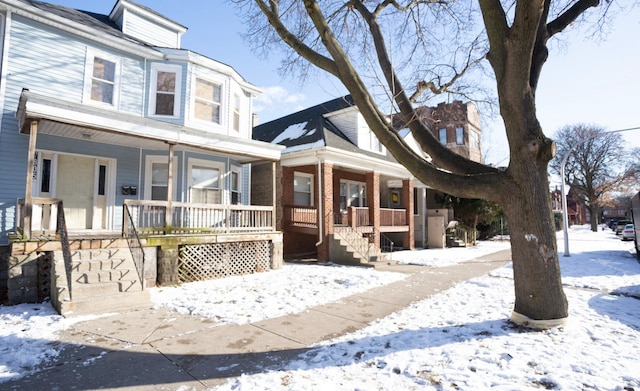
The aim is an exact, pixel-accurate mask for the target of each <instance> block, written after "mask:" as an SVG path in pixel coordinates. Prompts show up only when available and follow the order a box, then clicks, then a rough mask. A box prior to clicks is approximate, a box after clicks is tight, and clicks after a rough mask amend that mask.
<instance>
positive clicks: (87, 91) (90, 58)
mask: <svg viewBox="0 0 640 391" xmlns="http://www.w3.org/2000/svg"><path fill="white" fill-rule="evenodd" d="M96 58H101V59H103V60H106V61H109V62H112V63H114V64H115V69H114V75H113V79H114V80H113V96H112V102H111V103H109V102H103V101H99V100H94V99H91V90H92V87H93V81H94V78H93V65H94V63H95V59H96ZM84 76H85V77H84V91H83V96H82V101H83V102H84V103H86V104H92V105H98V106H103V107H113V108H117V107H118V105H119V103H120V85H121V76H122V58H120V57H118V56H115V55H113V54H109V53H105V52H101V51H97V50H94V49H87V54H86V59H85V68H84Z"/></svg>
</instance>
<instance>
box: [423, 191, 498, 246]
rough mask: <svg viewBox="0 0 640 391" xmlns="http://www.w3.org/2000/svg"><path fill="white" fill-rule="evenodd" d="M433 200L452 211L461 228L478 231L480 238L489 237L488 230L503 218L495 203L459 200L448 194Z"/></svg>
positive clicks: (469, 199) (480, 200) (437, 196)
mask: <svg viewBox="0 0 640 391" xmlns="http://www.w3.org/2000/svg"><path fill="white" fill-rule="evenodd" d="M435 199H436V201H438V202H439V203H441V204H442V206H443V207H445V208H450V209H453V213H454V216H455V219H456V220H458V221H459V222H460V224H461V225H462V227H464V228H465V229H468V230H473V231H478V233H479V235H480V236H481V238H487V237H489V236H490V235H491V233H490V232H489V228H490V227H491V225H492V224H493V223H494V222H496V221H498V220H500V217H502V216H503V212H502V209H501V208H500V206H499V205H498V204H496V203H495V202H491V201H486V200H482V199H478V198H473V199H472V198H460V197H455V196H452V195H450V194H442V195H436V197H435ZM474 241H475V238H474Z"/></svg>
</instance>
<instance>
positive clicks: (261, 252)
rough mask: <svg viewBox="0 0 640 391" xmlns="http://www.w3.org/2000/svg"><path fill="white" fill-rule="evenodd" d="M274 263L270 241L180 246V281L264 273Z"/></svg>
mask: <svg viewBox="0 0 640 391" xmlns="http://www.w3.org/2000/svg"><path fill="white" fill-rule="evenodd" d="M270 265H271V242H269V241H267V240H260V241H253V242H233V243H210V244H200V245H189V246H182V247H180V257H179V259H178V279H179V280H180V282H193V281H205V280H212V279H215V278H221V277H228V276H237V275H243V274H251V273H255V272H264V271H268V270H269V269H270Z"/></svg>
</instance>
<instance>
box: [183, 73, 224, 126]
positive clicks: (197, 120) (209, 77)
mask: <svg viewBox="0 0 640 391" xmlns="http://www.w3.org/2000/svg"><path fill="white" fill-rule="evenodd" d="M198 79H200V80H202V81H204V82H208V83H212V84H215V85H218V86H219V87H220V101H219V102H218V104H219V116H220V118H219V122H214V121H208V120H204V119H201V118H197V117H196V99H197V98H198V97H197V96H196V95H197V94H196V92H197V86H198ZM227 88H228V86H227V84H226V83H225V81H224V78H221V77H216V76H212V75H205V74H203V72H199V73H194V74H193V76H192V77H191V94H190V95H191V99H190V104H191V110H189V111H190V113H189V114H190V117H191V119H192V120H193V122H194V123H195V125H200V126H205V127H208V128H209V129H210V128H211V126H214V127H220V128H223V127H224V124H225V122H226V121H225V113H224V110H225V107H226V104H225V102H224V97H225V96H226V95H227ZM211 102H214V101H211Z"/></svg>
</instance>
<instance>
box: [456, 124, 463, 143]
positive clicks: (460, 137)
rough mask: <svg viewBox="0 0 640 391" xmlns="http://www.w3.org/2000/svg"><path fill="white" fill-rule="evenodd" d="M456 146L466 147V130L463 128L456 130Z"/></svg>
mask: <svg viewBox="0 0 640 391" xmlns="http://www.w3.org/2000/svg"><path fill="white" fill-rule="evenodd" d="M456 144H457V145H464V128H462V127H457V128H456Z"/></svg>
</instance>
